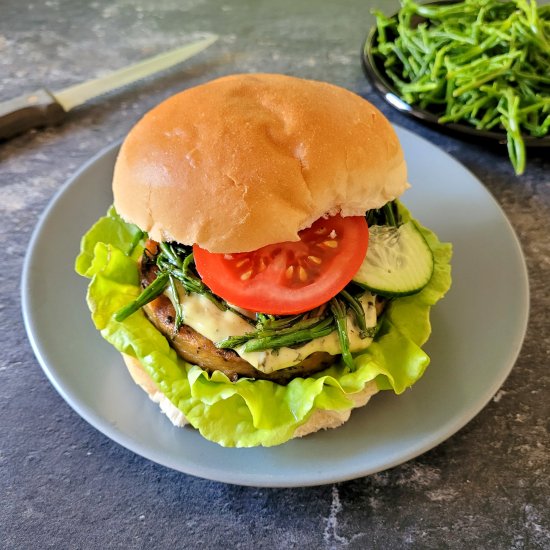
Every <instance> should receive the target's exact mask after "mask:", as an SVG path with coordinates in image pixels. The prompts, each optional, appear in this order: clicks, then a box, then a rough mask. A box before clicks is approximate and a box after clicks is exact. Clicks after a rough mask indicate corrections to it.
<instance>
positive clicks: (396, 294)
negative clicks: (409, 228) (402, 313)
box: [352, 218, 434, 298]
mask: <svg viewBox="0 0 550 550" xmlns="http://www.w3.org/2000/svg"><path fill="white" fill-rule="evenodd" d="M408 222H409V223H411V224H412V225H413V226H414V228H415V230H416V233H417V234H418V236H419V237H420V238H421V239H422V240H423V241H424V243H425V245H426V249H427V250H429V252H430V256H431V265H432V270H431V275H430V277H429V278H428V279H427V281H426V283H425V284H424V285H423V286H421V287H418V288H414V289H412V290H404V291H397V290H386V289H380V287H375V286H371V285H368V284H366V283H364V282H361V281H358V280H356V279H355V277H354V278H353V279H352V280H353V282H354V283H355V284H357V285H359V286H360V287H362V288H364V289H366V290H369V291H370V292H372V293H373V294H377V295H378V296H383V297H385V298H402V297H405V296H413V295H414V294H418V293H419V292H421V291H422V290H423V289H424V288H425V287H426V285H427V284H428V283H429V282H430V280H431V278H432V277H433V269H434V255H433V251H432V249H431V248H430V245H429V244H428V242H427V241H426V239H425V238H424V235H422V232H421V231H420V229H419V227H418V223H417V221H416V220H415V219H414V218H410V219H409V220H408ZM405 223H407V222H405ZM403 225H404V224H403ZM367 252H368V251H367Z"/></svg>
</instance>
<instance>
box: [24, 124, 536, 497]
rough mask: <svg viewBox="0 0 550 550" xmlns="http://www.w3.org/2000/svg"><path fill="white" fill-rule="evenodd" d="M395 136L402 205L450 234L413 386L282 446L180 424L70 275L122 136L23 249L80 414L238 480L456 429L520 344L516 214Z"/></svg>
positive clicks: (32, 307) (343, 463)
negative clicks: (420, 373) (421, 368)
mask: <svg viewBox="0 0 550 550" xmlns="http://www.w3.org/2000/svg"><path fill="white" fill-rule="evenodd" d="M399 135H400V138H401V140H402V144H403V148H404V150H405V154H406V157H407V162H408V165H409V172H410V181H411V182H412V184H413V188H412V189H410V190H409V191H407V193H406V194H405V196H404V202H405V203H406V204H407V205H408V206H409V207H410V208H411V209H412V211H413V212H414V214H415V215H416V217H417V218H419V219H420V220H421V221H422V222H423V223H424V224H426V225H427V226H429V227H431V228H432V229H434V230H435V231H436V232H437V233H438V235H439V236H440V238H441V239H443V240H448V241H452V242H453V244H454V259H453V279H454V282H453V287H452V289H451V291H450V292H449V294H448V295H447V297H446V298H445V299H444V300H443V301H442V302H440V303H439V304H438V305H437V306H436V307H435V308H434V310H433V313H432V324H433V334H432V337H431V339H430V341H429V342H428V344H427V346H426V349H427V351H428V353H429V354H430V356H431V358H432V363H431V365H430V367H428V370H427V371H426V374H425V375H424V377H423V378H422V379H421V380H420V381H419V382H418V383H417V384H416V385H415V386H414V387H413V388H412V389H410V390H408V391H407V392H405V393H404V394H403V395H401V396H399V397H397V396H395V395H393V394H391V393H389V392H383V393H381V394H378V395H376V396H375V397H374V398H373V399H372V400H371V402H370V403H369V404H368V406H367V407H365V408H364V409H360V410H357V411H355V412H354V413H353V414H352V417H351V419H350V421H349V422H348V423H347V424H345V425H344V426H343V427H342V428H339V429H338V430H331V431H326V432H323V433H317V434H314V435H312V436H309V437H306V438H304V439H302V440H294V441H291V442H289V443H287V444H285V445H282V446H280V447H274V448H255V449H225V448H222V447H219V446H218V445H216V444H213V443H210V442H208V441H206V440H204V439H203V438H202V437H201V436H200V435H199V434H198V433H197V432H196V431H194V430H193V429H191V428H184V429H177V428H174V427H172V425H171V424H170V422H169V421H168V420H167V419H166V417H164V415H162V414H161V413H160V412H159V411H158V409H157V406H156V405H155V404H154V403H152V402H151V401H149V399H148V398H147V396H146V395H145V394H144V393H143V392H142V391H141V390H140V389H139V388H138V387H137V386H136V385H135V384H134V383H133V382H132V381H131V379H130V377H129V375H128V373H127V371H126V369H125V367H124V365H123V363H122V359H121V358H120V355H119V354H118V353H117V352H116V351H115V350H114V349H113V348H111V346H110V345H109V344H107V343H106V342H104V341H103V340H102V338H101V336H100V335H99V333H98V332H97V331H96V330H95V329H94V327H93V325H92V322H91V320H90V314H89V312H88V309H87V307H86V305H85V294H86V280H84V279H82V278H80V277H78V276H77V275H76V274H75V273H74V271H73V263H74V258H75V256H76V255H77V253H78V248H79V241H80V237H81V235H82V234H84V233H85V231H86V230H87V229H88V228H89V227H90V226H91V224H92V223H93V222H94V221H95V220H96V219H97V218H98V217H99V216H101V215H102V214H104V212H105V211H106V210H107V207H108V206H109V204H110V203H111V200H112V196H111V191H110V181H111V174H112V170H113V164H114V160H115V156H116V152H117V147H116V146H113V147H111V148H110V149H108V150H106V151H104V152H102V153H101V154H99V155H98V156H97V157H95V158H94V159H92V160H91V161H90V162H89V163H88V164H87V165H86V166H85V167H83V168H82V170H80V171H79V172H78V173H77V174H76V175H75V176H74V177H73V178H72V179H71V180H70V181H69V182H68V183H67V184H66V185H65V186H64V187H63V188H62V189H61V191H60V192H59V193H58V194H57V196H56V197H55V198H54V199H53V201H52V203H51V204H50V206H49V207H48V209H47V210H46V212H45V213H44V215H43V217H42V219H41V221H40V223H39V224H38V226H37V228H36V231H35V233H34V236H33V238H32V241H31V244H30V246H29V251H28V255H27V258H26V262H25V266H24V272H23V281H22V299H23V313H24V317H25V324H26V328H27V332H28V334H29V338H30V341H31V343H32V346H33V348H34V351H35V353H36V356H37V358H38V360H39V362H40V364H41V365H42V368H43V369H44V372H45V373H46V375H47V376H48V378H49V380H50V381H51V383H52V384H53V385H54V387H55V388H56V389H57V391H58V392H59V393H60V394H61V395H62V396H63V398H64V399H65V400H66V401H67V402H68V403H69V404H70V405H71V406H72V407H73V409H74V410H75V411H76V412H77V413H78V414H79V415H81V416H82V417H83V418H84V419H86V420H87V421H88V422H89V423H90V424H92V425H93V426H95V427H96V428H97V429H98V430H100V431H101V432H103V433H104V434H106V435H107V436H108V437H110V438H111V439H113V440H114V441H116V442H118V443H120V444H121V445H123V446H125V447H127V448H128V449H131V450H132V451H134V452H135V453H138V454H140V455H142V456H144V457H146V458H148V459H150V460H153V461H155V462H158V463H160V464H163V465H165V466H168V467H170V468H174V469H176V470H180V471H182V472H185V473H188V474H193V475H195V476H200V477H204V478H208V479H213V480H218V481H224V482H228V483H238V484H242V485H255V486H272V487H292V486H303V485H318V484H323V483H332V482H336V481H342V480H346V479H352V478H356V477H360V476H364V475H367V474H371V473H374V472H378V471H381V470H384V469H387V468H390V467H392V466H395V465H397V464H400V463H402V462H405V461H406V460H409V459H411V458H413V457H415V456H417V455H419V454H421V453H423V452H425V451H427V450H428V449H431V448H432V447H434V446H436V445H437V444H439V443H441V442H442V441H444V440H445V439H446V438H448V437H449V436H451V435H452V434H454V433H455V432H456V431H457V430H459V429H460V428H461V427H462V426H464V425H465V424H466V423H467V422H468V421H469V420H471V419H472V418H473V417H474V416H475V415H476V414H477V413H478V412H479V411H480V410H481V409H482V408H483V407H484V406H485V405H486V404H487V402H488V401H489V400H490V399H491V397H492V396H493V395H494V394H495V393H496V391H497V390H498V388H499V387H500V385H501V384H502V383H503V382H504V380H505V378H506V376H507V375H508V373H509V372H510V369H511V368H512V366H513V365H514V362H515V360H516V358H517V355H518V353H519V351H520V348H521V343H522V340H523V337H524V334H525V329H526V324H527V314H528V303H529V297H528V294H529V293H528V282H527V273H526V268H525V262H524V259H523V256H522V253H521V250H520V247H519V244H518V241H517V238H516V236H515V234H514V232H513V230H512V228H511V226H510V224H509V222H508V221H507V219H506V218H505V216H504V214H503V213H502V211H501V210H500V208H499V207H498V205H497V204H496V202H495V201H494V200H493V198H492V197H491V195H490V194H489V193H488V192H487V191H486V190H485V188H484V187H483V186H482V185H481V184H480V182H479V181H478V180H476V179H475V178H474V177H473V175H472V174H471V173H469V172H468V171H467V170H466V169H465V168H464V167H462V166H461V165H460V164H459V163H458V162H456V161H455V160H453V159H452V158H451V157H450V156H448V155H447V154H446V153H444V152H442V151H441V150H439V149H438V148H436V147H435V146H433V145H431V144H430V143H429V142H427V141H425V140H423V139H421V138H419V137H418V136H416V135H414V134H412V133H410V132H408V131H406V130H403V129H399ZM54 247H55V250H54ZM54 252H55V253H54Z"/></svg>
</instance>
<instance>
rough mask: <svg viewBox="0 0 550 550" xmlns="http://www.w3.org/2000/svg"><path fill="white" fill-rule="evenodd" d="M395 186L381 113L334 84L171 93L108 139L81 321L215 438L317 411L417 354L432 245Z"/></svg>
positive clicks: (332, 413) (173, 407)
mask: <svg viewBox="0 0 550 550" xmlns="http://www.w3.org/2000/svg"><path fill="white" fill-rule="evenodd" d="M408 187H409V184H408V182H407V172H406V165H405V161H404V156H403V151H402V149H401V146H400V143H399V141H398V138H397V135H396V133H395V131H394V130H393V128H392V126H391V125H390V123H389V122H388V120H387V119H386V118H385V117H384V116H383V115H382V114H381V113H380V112H379V111H378V110H377V109H376V108H375V107H374V106H373V105H371V104H370V103H369V102H368V101H366V100H365V99H363V98H361V97H360V96H358V95H356V94H354V93H352V92H350V91H348V90H345V89H343V88H340V87H337V86H334V85H331V84H328V83H323V82H317V81H311V80H304V79H300V78H294V77H290V76H283V75H276V74H240V75H231V76H226V77H223V78H219V79H217V80H213V81H211V82H208V83H206V84H203V85H200V86H197V87H194V88H191V89H188V90H186V91H183V92H181V93H178V94H176V95H174V96H172V97H171V98H169V99H167V100H166V101H164V102H163V103H161V104H160V105H158V106H157V107H155V108H153V109H152V110H151V111H150V112H149V113H147V114H146V115H145V116H144V117H143V118H142V119H141V120H140V121H139V122H138V123H137V124H136V125H135V126H134V128H133V129H132V130H131V131H130V133H129V134H128V136H127V137H126V139H125V140H124V142H123V144H122V147H121V149H120V152H119V154H118V157H117V161H116V165H115V169H114V175H113V197H114V201H113V206H112V207H111V208H110V209H109V211H108V212H107V214H106V216H104V217H103V218H101V219H100V220H98V222H97V223H96V224H95V225H94V226H93V227H92V228H91V229H90V230H89V232H88V233H87V234H86V235H85V236H84V237H83V239H82V243H81V252H80V254H79V256H78V258H77V261H76V270H77V272H78V273H79V274H81V275H83V276H86V277H88V278H90V284H89V288H88V293H87V303H88V306H89V308H90V310H91V313H92V319H93V322H94V323H95V326H96V327H97V328H98V329H99V330H100V331H101V334H102V336H103V337H104V338H105V339H106V340H108V341H109V342H110V343H111V344H112V345H114V347H115V348H116V349H117V350H118V351H120V352H121V353H122V356H123V358H124V361H125V364H126V366H127V368H128V370H129V372H130V374H131V376H132V378H133V379H134V381H135V382H136V383H137V384H138V385H139V386H141V387H142V388H143V389H144V390H145V391H146V392H147V393H148V395H149V396H150V397H151V399H153V401H155V402H157V403H159V405H160V408H161V410H162V411H163V412H164V413H166V415H167V416H168V418H169V419H170V420H171V421H172V422H173V423H174V424H175V425H177V426H183V425H185V424H189V425H191V426H192V427H193V428H195V429H197V430H199V431H200V433H201V434H202V435H203V436H204V437H205V438H207V439H209V440H211V441H214V442H217V443H219V444H220V445H223V446H237V447H250V446H258V445H263V446H272V445H278V444H282V443H284V442H286V441H288V440H289V439H291V438H294V437H301V436H305V435H307V434H310V433H312V432H316V431H318V430H320V429H325V428H336V427H338V426H340V425H341V424H343V423H344V422H345V421H346V420H347V419H348V418H349V417H350V412H351V411H352V409H354V408H357V407H362V406H363V405H365V404H366V403H367V401H368V400H369V399H370V397H371V396H372V395H374V394H375V393H377V392H378V391H380V390H393V391H394V392H396V393H398V394H399V393H401V392H403V391H405V390H406V389H407V388H409V387H410V386H412V385H413V384H414V383H415V382H416V381H417V380H418V379H419V378H420V377H421V376H422V374H423V373H424V370H425V369H426V367H427V365H428V363H429V357H428V356H427V355H426V353H425V352H424V351H423V350H422V348H421V346H422V345H423V344H424V343H425V341H426V340H427V338H428V336H429V334H430V322H429V313H430V308H431V307H432V306H433V305H434V304H435V303H436V302H437V301H438V300H439V299H441V298H442V297H443V295H444V294H445V292H446V291H447V290H448V288H449V286H450V281H451V279H450V257H451V247H450V245H449V244H445V243H441V242H440V241H439V240H438V238H437V237H436V235H435V234H434V233H433V232H431V231H430V230H429V229H427V228H425V227H423V226H422V225H421V224H420V222H419V221H417V220H416V219H415V218H414V217H413V216H412V215H411V213H410V212H409V211H408V210H407V208H406V207H405V206H404V205H403V204H402V203H401V202H400V200H399V197H400V196H401V195H402V193H403V192H404V191H405V190H406V189H407V188H408ZM122 398H123V396H121V399H122Z"/></svg>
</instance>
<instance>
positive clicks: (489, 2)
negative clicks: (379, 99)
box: [373, 0, 550, 174]
mask: <svg viewBox="0 0 550 550" xmlns="http://www.w3.org/2000/svg"><path fill="white" fill-rule="evenodd" d="M374 13H375V15H376V23H377V32H378V40H377V43H376V44H375V47H374V51H373V53H374V56H375V58H376V59H379V60H380V61H381V63H382V64H383V66H384V70H385V72H386V74H387V75H388V77H389V78H390V79H391V81H392V83H393V86H394V87H395V89H396V91H397V92H398V94H399V95H400V96H401V97H402V98H403V99H404V100H405V101H406V102H407V103H409V104H412V105H417V106H419V107H420V108H422V109H426V110H428V111H430V112H432V113H434V114H436V115H437V116H439V121H440V122H442V123H457V122H462V123H466V124H469V125H471V126H473V127H475V128H477V129H480V130H491V129H495V128H498V127H500V128H502V129H504V130H505V131H506V134H507V144H508V152H509V156H510V160H511V162H512V165H513V167H514V169H515V172H516V173H517V174H522V173H523V172H524V170H525V163H526V153H525V141H524V135H531V136H533V137H544V136H546V135H547V134H548V131H549V129H550V75H549V73H548V67H549V66H550V5H545V6H537V3H536V1H535V0H511V1H501V0H464V1H459V2H454V3H442V4H441V5H437V4H429V5H425V4H424V5H423V4H421V3H419V2H416V1H414V0H401V9H400V10H399V12H398V16H397V17H396V18H393V17H387V16H386V15H384V14H383V13H381V12H380V11H375V12H374ZM419 17H421V18H425V21H423V22H421V23H419V24H418V18H419Z"/></svg>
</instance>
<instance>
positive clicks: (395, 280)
mask: <svg viewBox="0 0 550 550" xmlns="http://www.w3.org/2000/svg"><path fill="white" fill-rule="evenodd" d="M433 270H434V259H433V254H432V251H431V249H430V247H429V246H428V243H427V242H426V240H425V239H424V237H423V236H422V233H420V231H419V230H418V229H417V227H416V225H415V224H414V222H412V221H408V222H407V223H404V224H403V225H401V226H399V227H394V226H389V225H372V226H371V227H369V248H368V250H367V255H366V257H365V260H364V261H363V263H362V264H361V267H360V268H359V271H358V272H357V273H356V274H355V277H353V280H354V281H355V282H356V283H358V284H360V285H361V286H364V287H366V288H368V289H369V290H370V291H371V292H374V293H375V294H380V295H381V296H408V295H409V294H415V293H417V292H419V291H420V290H422V289H423V288H424V287H425V286H426V285H427V284H428V282H429V280H430V279H431V278H432V273H433Z"/></svg>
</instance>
